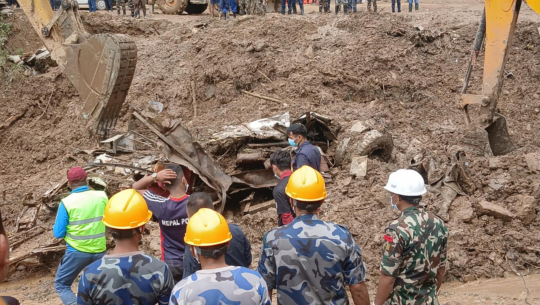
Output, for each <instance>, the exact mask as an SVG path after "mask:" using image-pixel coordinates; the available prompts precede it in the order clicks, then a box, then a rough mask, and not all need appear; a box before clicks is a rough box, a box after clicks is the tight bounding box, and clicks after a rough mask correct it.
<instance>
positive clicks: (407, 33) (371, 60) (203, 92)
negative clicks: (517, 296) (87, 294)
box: [0, 13, 540, 289]
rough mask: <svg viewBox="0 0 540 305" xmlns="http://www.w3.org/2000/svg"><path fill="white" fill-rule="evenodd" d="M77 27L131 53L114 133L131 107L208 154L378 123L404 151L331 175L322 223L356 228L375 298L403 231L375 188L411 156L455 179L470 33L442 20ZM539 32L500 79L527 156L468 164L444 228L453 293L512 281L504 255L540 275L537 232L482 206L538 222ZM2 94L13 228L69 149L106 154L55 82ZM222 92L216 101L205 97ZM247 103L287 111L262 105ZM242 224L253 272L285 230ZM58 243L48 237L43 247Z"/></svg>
mask: <svg viewBox="0 0 540 305" xmlns="http://www.w3.org/2000/svg"><path fill="white" fill-rule="evenodd" d="M83 17H84V21H85V23H86V25H87V26H89V27H91V28H92V31H93V32H94V33H100V32H112V33H114V32H118V33H124V32H127V33H129V34H131V35H133V37H134V39H135V40H136V42H137V48H138V65H137V70H136V75H135V78H134V81H133V85H132V87H131V90H130V92H129V95H128V99H127V102H128V103H126V106H125V109H124V110H123V114H124V117H123V118H122V120H121V122H120V124H119V126H118V130H119V131H121V130H125V129H126V128H127V121H128V119H129V114H128V113H129V111H128V108H129V107H132V108H133V109H136V110H144V109H146V108H147V107H148V102H149V101H150V100H156V101H159V102H162V103H164V104H165V107H166V108H165V111H164V113H163V114H162V115H163V116H164V117H169V118H181V119H182V121H183V122H184V123H185V124H186V125H187V126H188V127H189V128H190V129H191V131H192V133H193V135H194V136H195V137H196V138H197V139H198V140H199V141H200V142H201V143H202V144H203V145H206V143H207V142H208V140H209V139H210V138H211V136H212V133H213V132H215V131H218V130H219V129H220V128H221V127H223V126H225V125H229V124H237V123H241V122H247V121H252V120H254V119H259V118H263V117H268V116H273V115H276V114H278V113H283V112H285V111H290V112H291V115H292V116H293V117H294V116H297V115H300V114H301V113H303V112H305V111H315V112H318V113H321V114H325V115H328V116H331V117H333V118H334V119H336V120H338V121H339V122H340V124H341V125H343V126H344V128H345V129H347V128H349V127H350V126H351V125H352V124H353V122H355V121H369V122H371V123H372V124H374V125H376V126H378V127H379V128H383V129H385V130H387V131H388V132H390V133H391V134H392V137H393V141H394V144H395V146H396V147H395V150H394V154H393V157H392V159H391V160H390V162H388V163H385V162H380V161H378V160H376V159H374V160H370V162H369V165H368V174H367V176H366V177H364V178H356V179H355V178H352V177H350V176H349V174H348V168H347V167H345V168H343V169H341V168H335V169H333V170H332V174H333V175H334V179H333V183H332V184H329V185H328V188H329V193H330V196H329V199H328V201H327V204H326V206H325V207H324V218H325V219H327V220H331V221H336V222H339V223H342V224H345V225H347V226H349V228H350V229H351V231H352V232H353V234H354V235H355V238H356V242H357V243H358V244H359V245H360V247H362V250H363V252H364V255H365V260H366V264H367V265H368V268H369V272H370V274H369V279H370V281H369V287H370V289H373V288H374V286H375V283H374V280H375V279H376V276H377V274H378V264H379V262H380V255H381V247H382V243H383V239H382V236H383V231H384V228H385V226H386V225H387V224H388V223H389V222H390V221H391V220H392V219H394V218H395V217H396V213H395V212H394V211H393V210H392V209H391V208H390V205H389V199H388V196H387V194H386V193H384V192H383V191H382V189H381V187H382V186H383V185H384V183H385V182H386V179H387V177H388V175H389V173H390V172H392V171H394V170H396V169H398V168H403V167H408V166H410V165H411V157H415V156H417V155H418V154H420V153H421V156H422V158H421V160H422V161H424V162H427V164H429V162H430V160H435V161H434V163H433V164H435V165H434V172H442V173H444V172H446V170H448V169H449V168H450V166H451V162H452V160H454V159H455V156H456V146H455V145H456V144H458V139H459V137H460V135H461V133H462V127H463V118H462V116H461V112H460V110H459V108H458V107H457V101H458V100H459V91H460V89H461V84H462V77H463V75H464V72H465V65H466V63H467V61H468V56H469V51H468V50H469V48H470V44H471V43H472V39H473V35H474V33H475V31H476V24H474V23H470V24H469V23H465V24H461V25H458V26H456V25H455V24H448V23H443V22H437V21H433V22H432V24H431V25H430V26H425V27H426V30H425V31H422V32H418V31H416V30H415V29H414V27H412V26H411V25H410V24H409V23H408V21H407V20H406V19H403V18H402V17H401V16H395V15H391V14H388V13H382V14H380V15H368V14H357V15H351V16H347V17H343V16H339V17H336V16H333V15H328V16H326V15H325V16H319V15H316V14H310V15H308V16H304V17H300V16H294V17H292V18H282V17H281V16H279V15H275V14H269V15H268V16H267V17H266V19H263V18H260V17H255V18H247V19H239V20H237V21H230V22H229V21H228V22H223V21H218V20H210V19H208V18H207V17H204V16H202V17H197V18H191V19H189V21H186V22H182V23H172V22H167V21H156V20H145V21H134V20H130V19H121V20H119V19H114V18H113V17H111V16H110V15H105V14H94V15H92V16H89V15H83ZM104 25H106V26H104ZM538 26H540V24H539V23H529V22H522V23H520V26H519V27H518V30H517V35H516V37H515V39H514V46H513V47H512V50H511V54H510V56H509V61H508V65H507V69H506V70H508V71H511V72H512V73H513V75H514V76H515V77H514V78H513V79H508V80H506V83H505V86H504V88H503V90H504V93H503V97H502V99H501V101H500V107H499V108H500V111H501V113H503V114H505V115H506V116H507V119H508V121H509V128H510V130H511V137H512V139H513V141H514V143H515V144H516V145H517V146H518V147H520V148H521V149H520V150H518V151H515V152H513V153H511V154H509V155H507V156H504V157H499V158H496V159H493V160H488V159H486V158H484V157H479V156H474V155H466V156H461V157H460V158H461V160H463V158H465V160H466V162H462V163H463V164H465V171H466V172H467V173H468V177H469V180H470V181H471V185H472V186H471V188H470V191H469V192H468V196H458V198H457V199H456V200H455V201H454V202H453V203H452V205H451V207H450V210H449V213H448V219H449V221H448V226H449V228H450V230H451V237H450V244H449V255H448V259H449V262H450V263H449V268H448V271H449V274H448V279H449V280H450V279H459V280H466V281H468V280H472V279H474V278H482V277H488V278H489V277H502V276H508V275H511V274H512V273H513V270H512V268H513V267H512V266H513V265H512V264H511V263H510V260H507V259H505V256H507V257H509V256H510V254H508V253H509V252H508V251H511V252H512V253H513V254H514V255H515V257H516V259H515V263H516V265H517V266H518V267H519V268H520V269H522V270H526V269H533V268H534V266H539V265H540V259H539V256H538V255H539V254H540V249H538V247H537V245H538V243H539V242H540V237H539V236H540V229H539V228H540V227H539V226H540V218H539V217H535V218H534V219H533V220H532V222H531V223H530V224H527V225H524V224H523V219H522V218H520V217H517V218H514V219H512V220H501V219H498V218H494V217H492V216H487V215H484V213H483V212H482V211H481V209H480V207H479V202H481V201H482V200H483V199H486V200H488V201H490V202H492V203H496V204H499V205H502V206H505V207H507V208H508V209H509V210H511V211H512V212H514V213H519V212H520V208H521V202H524V201H527V200H530V198H524V196H532V197H533V201H534V203H535V206H534V207H533V211H532V212H531V213H532V214H535V213H536V212H537V209H538V206H537V204H536V202H537V200H538V199H539V198H540V192H539V189H540V185H539V183H538V175H537V174H536V173H533V172H531V171H530V170H529V168H528V167H527V165H526V162H525V158H524V155H525V154H526V153H530V152H538V151H539V143H538V140H537V137H536V136H535V135H536V134H538V132H539V128H540V126H539V125H538V124H537V123H536V122H537V120H538V115H539V114H538V113H539V111H540V110H538V109H540V98H539V96H540V88H539V87H538V79H540V51H539V50H540V47H539V46H540V36H539V35H538V31H537V28H538ZM10 47H11V48H17V46H15V45H11V46H10ZM481 63H482V59H481V58H480V60H479V64H481ZM1 77H2V76H0V78H1ZM267 78H269V79H270V80H268V79H267ZM191 82H194V84H195V99H196V101H197V104H198V107H197V108H198V112H197V116H196V117H194V115H193V113H194V112H193V106H192V100H193V98H192V90H191ZM3 84H4V82H3V81H2V82H1V83H0V86H3ZM479 84H480V75H479V74H475V77H474V78H473V81H472V86H471V90H473V91H474V90H478V89H479ZM0 89H2V91H3V92H5V93H4V96H3V97H2V98H1V99H0V103H1V104H2V105H4V107H5V110H4V111H2V112H1V113H0V122H1V123H0V124H3V125H0V126H4V125H6V124H5V123H4V122H7V121H10V118H11V117H17V120H16V121H14V122H13V123H12V124H10V125H9V126H6V127H0V152H1V154H2V157H1V158H0V185H1V188H0V190H1V191H4V192H5V194H6V195H5V199H4V201H3V202H2V211H3V212H4V218H5V219H6V220H7V225H8V227H9V226H13V225H14V222H15V220H16V215H17V213H18V211H19V210H20V208H21V203H20V202H21V197H22V196H24V195H25V194H27V193H32V194H33V195H34V198H38V197H39V196H41V194H43V192H44V191H45V190H46V189H48V188H49V187H50V186H51V185H53V184H54V183H56V182H57V181H59V180H60V179H61V176H62V175H64V173H65V170H66V169H67V168H69V167H70V166H73V165H75V164H82V163H83V162H85V161H86V160H81V157H80V156H79V157H70V155H72V154H73V152H74V150H75V149H90V148H93V147H96V142H95V141H94V140H92V139H90V138H89V137H88V135H87V132H86V129H85V124H86V122H85V121H83V120H82V119H80V118H79V111H80V105H79V100H78V96H77V94H76V92H75V90H74V89H73V87H72V86H71V84H70V83H69V82H68V81H67V80H66V78H64V77H63V76H62V75H61V74H60V71H58V70H53V71H51V72H49V73H48V74H45V75H39V76H35V77H22V78H20V79H19V80H17V81H16V83H14V84H13V86H12V88H11V89H10V90H9V91H5V90H4V88H3V87H0ZM212 89H215V94H214V95H212V96H209V94H207V93H208V92H210V91H212ZM241 90H248V91H253V92H255V93H258V94H261V95H265V96H269V97H273V98H276V99H279V100H281V101H283V102H282V103H276V102H271V101H265V100H261V99H255V98H252V97H250V96H247V95H243V94H242V93H241ZM47 105H49V106H47ZM214 152H216V153H218V152H219V151H214ZM220 153H221V154H222V153H224V151H223V152H220ZM490 164H491V166H489V165H490ZM227 165H228V164H223V167H224V168H226V167H227ZM440 192H441V188H440V187H437V186H434V187H433V188H432V189H431V192H430V193H429V194H428V195H426V196H425V199H424V202H425V203H426V204H427V205H428V207H429V208H430V209H431V210H432V211H434V212H436V213H439V211H440V208H441V206H442V203H443V199H442V196H441V195H440ZM464 195H465V194H464ZM465 212H466V213H467V215H464V213H465ZM531 213H530V214H531ZM441 214H444V213H441ZM53 218H54V215H51V214H50V213H48V212H47V211H42V212H41V214H40V218H39V220H38V224H41V225H44V226H51V223H52V221H53ZM234 219H235V220H236V222H237V223H239V224H240V225H241V226H242V228H243V229H244V230H245V232H246V234H247V235H248V237H249V239H250V240H251V241H252V243H253V254H254V257H258V253H259V249H260V240H261V236H262V234H263V232H264V231H266V230H268V229H270V228H272V227H273V226H275V225H276V221H275V210H274V209H270V210H268V211H266V212H264V213H259V214H255V215H249V216H245V217H243V218H241V217H239V216H234ZM47 232H48V231H47ZM51 236H52V234H51V233H49V232H48V233H46V234H44V236H42V237H40V238H42V240H46V239H47V238H50V237H51ZM20 276H23V275H20Z"/></svg>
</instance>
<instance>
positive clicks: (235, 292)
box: [169, 208, 270, 305]
mask: <svg viewBox="0 0 540 305" xmlns="http://www.w3.org/2000/svg"><path fill="white" fill-rule="evenodd" d="M232 238H233V237H232V234H231V232H230V231H229V225H228V224H227V221H226V220H225V218H223V216H221V215H220V214H219V213H218V212H216V211H214V210H211V209H205V208H203V209H200V210H199V211H198V212H197V213H195V214H194V215H193V216H192V217H191V218H190V219H189V223H188V227H187V231H186V236H185V242H186V244H188V245H190V246H191V247H190V251H191V254H192V255H193V256H194V257H195V259H196V260H197V261H199V262H200V264H201V268H202V270H199V271H197V272H195V273H194V274H192V275H191V276H189V277H187V278H185V279H183V280H182V281H181V282H180V283H178V284H176V286H175V287H174V289H173V292H172V295H171V300H170V303H169V304H174V305H177V304H179V305H182V304H206V305H213V304H215V305H218V304H242V305H252V304H253V305H259V304H264V305H270V297H269V296H268V289H267V287H266V283H265V282H264V280H263V279H262V277H261V275H260V274H259V273H257V272H256V271H253V270H251V269H248V268H244V267H237V266H228V265H227V263H226V262H225V253H227V248H228V246H229V242H230V240H231V239H232Z"/></svg>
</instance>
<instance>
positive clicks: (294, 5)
mask: <svg viewBox="0 0 540 305" xmlns="http://www.w3.org/2000/svg"><path fill="white" fill-rule="evenodd" d="M290 1H291V2H292V7H293V12H294V14H296V3H298V6H299V7H300V15H304V0H290Z"/></svg>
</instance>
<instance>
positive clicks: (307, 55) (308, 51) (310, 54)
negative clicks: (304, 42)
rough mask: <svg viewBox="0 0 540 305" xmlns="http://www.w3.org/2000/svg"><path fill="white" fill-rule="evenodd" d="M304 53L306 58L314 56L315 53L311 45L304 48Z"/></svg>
mask: <svg viewBox="0 0 540 305" xmlns="http://www.w3.org/2000/svg"><path fill="white" fill-rule="evenodd" d="M304 54H305V55H306V57H308V58H314V57H315V53H314V52H313V47H312V46H309V47H307V49H306V51H305V52H304Z"/></svg>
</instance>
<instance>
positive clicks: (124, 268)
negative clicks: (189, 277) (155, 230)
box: [77, 189, 174, 305]
mask: <svg viewBox="0 0 540 305" xmlns="http://www.w3.org/2000/svg"><path fill="white" fill-rule="evenodd" d="M150 218H152V212H150V211H148V207H147V206H146V202H145V201H144V198H143V197H142V196H141V195H140V194H139V193H137V191H135V190H134V189H128V190H123V191H121V192H119V193H117V194H115V195H114V196H112V197H111V199H110V200H109V202H108V203H107V206H106V207H105V214H104V215H103V223H104V224H105V226H107V227H108V228H109V229H110V232H111V235H112V237H113V238H114V243H115V247H114V250H113V251H112V253H111V254H109V255H105V256H104V257H103V258H102V259H100V260H98V261H95V262H93V263H92V264H90V265H89V266H88V267H86V268H85V269H84V271H83V273H82V275H81V279H80V281H79V289H78V293H77V304H79V305H86V304H160V305H166V304H169V298H170V297H171V291H172V289H173V287H174V280H173V277H172V274H171V271H170V270H169V267H168V266H167V264H165V263H164V262H162V261H160V260H159V259H157V258H155V257H152V256H150V255H146V254H144V252H142V251H139V242H140V241H141V239H142V236H143V234H144V226H145V224H146V223H147V222H148V221H149V220H150ZM135 300H136V302H134V301H135Z"/></svg>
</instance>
